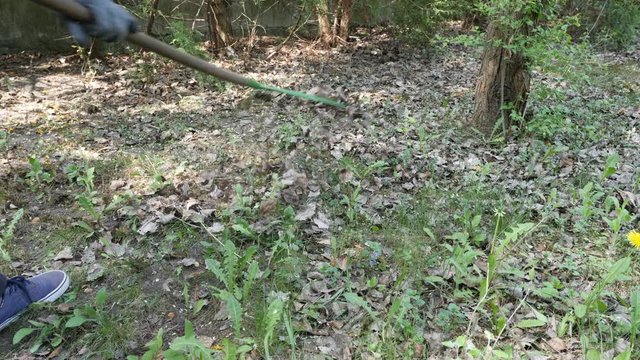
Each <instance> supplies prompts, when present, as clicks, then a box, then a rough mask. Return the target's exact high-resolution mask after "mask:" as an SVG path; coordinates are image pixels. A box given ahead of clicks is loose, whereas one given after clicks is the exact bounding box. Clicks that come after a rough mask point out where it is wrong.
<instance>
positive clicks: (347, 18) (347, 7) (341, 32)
mask: <svg viewBox="0 0 640 360" xmlns="http://www.w3.org/2000/svg"><path fill="white" fill-rule="evenodd" d="M352 17H353V0H340V24H339V29H338V37H339V38H341V39H342V40H345V41H346V40H347V39H348V38H349V25H350V24H351V18H352Z"/></svg>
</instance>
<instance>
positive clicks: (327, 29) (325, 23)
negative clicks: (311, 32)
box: [316, 0, 333, 46]
mask: <svg viewBox="0 0 640 360" xmlns="http://www.w3.org/2000/svg"><path fill="white" fill-rule="evenodd" d="M329 1H330V0H319V1H318V3H317V5H316V14H317V16H318V38H319V40H320V43H322V44H323V45H326V46H332V45H333V31H332V29H331V21H329Z"/></svg>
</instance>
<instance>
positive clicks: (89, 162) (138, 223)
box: [0, 31, 640, 359]
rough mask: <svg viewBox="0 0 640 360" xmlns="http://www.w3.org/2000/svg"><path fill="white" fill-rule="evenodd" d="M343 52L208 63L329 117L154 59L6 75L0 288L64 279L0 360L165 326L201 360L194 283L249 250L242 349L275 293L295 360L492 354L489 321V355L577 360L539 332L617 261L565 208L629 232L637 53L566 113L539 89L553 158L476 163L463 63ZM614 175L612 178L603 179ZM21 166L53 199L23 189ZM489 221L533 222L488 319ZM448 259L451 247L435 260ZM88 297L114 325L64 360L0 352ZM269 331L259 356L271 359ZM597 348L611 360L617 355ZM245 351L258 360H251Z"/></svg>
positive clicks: (486, 155)
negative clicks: (549, 104)
mask: <svg viewBox="0 0 640 360" xmlns="http://www.w3.org/2000/svg"><path fill="white" fill-rule="evenodd" d="M360 35H361V37H359V38H358V40H357V41H356V42H354V43H350V44H349V45H347V46H344V47H343V48H340V49H338V50H318V49H314V48H313V47H311V46H310V44H307V43H303V42H300V43H296V44H294V45H292V46H287V47H284V48H283V49H282V50H281V51H280V53H278V54H277V55H275V56H271V53H270V52H269V50H270V49H271V48H272V47H271V45H270V44H269V42H268V41H266V42H265V44H263V46H259V47H257V48H255V49H253V50H252V53H251V56H246V55H243V56H240V57H230V58H227V59H224V60H221V61H219V64H220V65H222V66H225V67H229V68H231V69H233V70H235V71H238V72H241V73H243V74H246V75H247V76H250V77H254V78H256V79H258V80H259V81H261V82H264V83H268V84H274V85H276V86H281V87H288V88H294V89H299V90H306V91H311V92H314V93H318V94H320V95H331V96H334V97H338V98H343V99H345V100H346V101H348V102H349V103H350V104H353V105H352V106H351V107H350V108H349V110H348V111H338V110H335V109H331V108H326V107H323V106H317V105H314V104H310V103H303V102H300V101H298V100H295V99H292V98H289V97H286V96H282V95H273V94H264V93H253V92H251V91H250V90H247V89H242V88H237V87H228V86H225V85H222V84H218V83H216V82H215V81H213V80H211V79H203V78H198V76H197V75H195V74H194V73H193V72H191V71H189V70H184V69H181V68H180V67H178V66H177V65H174V64H172V63H167V62H165V61H163V60H161V59H158V58H156V57H154V56H153V55H150V54H137V53H136V54H134V55H131V56H109V57H104V58H102V59H95V60H91V61H90V62H88V63H87V62H84V61H80V60H79V59H78V58H77V57H76V56H39V55H25V54H20V55H14V56H5V57H3V58H2V64H3V66H2V68H1V69H0V70H1V72H0V74H1V76H2V78H3V83H2V90H3V91H2V95H1V96H2V97H1V99H0V101H1V103H2V106H1V107H0V118H2V119H3V120H2V124H0V126H1V127H0V130H2V131H4V133H5V134H7V136H6V143H5V144H3V145H0V146H4V149H3V151H2V156H1V157H0V181H1V182H2V186H0V201H1V203H2V204H3V206H2V209H1V210H0V218H3V219H9V218H11V216H12V215H13V214H14V213H15V211H16V210H17V209H20V208H24V209H25V211H26V216H25V217H24V219H23V220H22V221H21V222H20V223H19V226H18V228H17V231H16V234H15V238H14V239H13V240H12V241H11V243H10V244H8V247H9V249H10V253H11V254H12V258H13V263H12V264H11V265H7V264H5V265H3V266H2V271H3V272H5V273H7V274H11V275H13V274H17V273H20V274H33V273H36V272H38V271H40V270H42V269H49V268H61V269H64V270H66V271H68V272H70V274H71V275H72V280H73V284H72V290H71V292H70V296H68V297H67V298H65V303H64V304H63V305H61V306H58V307H55V308H52V307H48V308H45V309H39V310H36V311H32V312H30V313H29V314H28V315H26V316H25V317H24V319H23V320H21V321H19V322H18V323H17V324H15V325H13V326H12V327H10V328H9V329H7V330H6V331H4V332H3V333H2V334H0V348H3V349H9V348H10V349H11V350H10V351H11V354H12V355H13V356H14V357H15V358H20V359H29V358H47V357H49V358H56V357H57V358H74V357H75V358H83V357H90V356H92V354H93V355H95V354H100V355H102V356H104V357H108V358H110V357H113V358H122V357H124V356H125V355H127V354H140V353H141V352H142V351H143V349H144V344H145V343H146V342H148V341H149V340H150V339H152V338H153V337H154V336H155V334H156V333H157V331H158V330H159V329H160V328H163V329H164V334H165V341H166V342H167V343H168V342H170V341H171V340H172V339H174V338H176V337H178V336H181V335H182V331H183V324H184V320H185V319H189V320H191V321H192V322H193V323H194V324H195V330H196V333H197V334H198V335H199V336H200V338H201V339H202V340H203V341H204V342H205V343H206V344H207V345H209V346H215V345H217V344H220V343H221V341H222V339H224V338H227V337H232V336H233V325H232V324H231V321H229V319H228V318H229V313H228V312H227V308H226V307H225V306H224V305H223V304H221V303H220V302H219V301H218V300H217V299H216V297H214V296H213V293H214V292H215V290H213V289H212V287H211V286H212V285H213V286H216V287H220V286H221V284H220V282H219V281H218V280H216V279H215V278H213V277H212V275H211V273H210V272H209V271H208V270H207V269H206V267H205V262H206V259H207V258H216V257H218V258H219V256H220V251H219V250H218V249H219V248H220V247H221V245H220V243H221V242H222V241H223V239H225V238H231V239H233V241H234V242H236V246H237V248H238V249H243V248H247V247H248V246H250V245H257V246H258V252H257V255H256V259H257V260H258V262H259V263H260V269H261V270H262V276H263V277H262V278H261V280H260V281H261V282H262V283H261V284H260V286H259V287H260V291H258V292H257V293H259V294H260V295H259V296H257V297H258V298H256V299H247V301H249V302H250V303H251V304H254V305H255V304H258V305H256V307H257V309H256V310H253V309H252V308H250V307H249V308H248V309H247V313H246V318H245V319H244V321H245V327H246V332H247V333H246V335H247V337H251V336H255V337H257V338H258V337H259V336H260V335H259V334H260V330H259V328H260V327H259V325H257V324H258V323H259V322H260V321H259V319H258V318H260V316H263V315H261V311H260V310H259V308H260V306H262V307H265V308H266V305H265V304H266V301H267V300H266V299H267V297H268V296H269V294H273V293H287V294H288V299H290V308H291V309H290V314H291V318H292V321H293V324H294V328H295V331H296V337H297V342H296V352H297V353H298V354H299V355H304V357H305V358H319V359H321V358H327V357H328V358H336V359H347V358H352V357H354V358H371V359H374V358H396V357H397V358H402V357H404V358H421V357H428V358H433V359H437V358H449V357H455V356H456V351H455V349H453V350H452V349H451V348H450V347H451V346H443V343H445V342H446V341H451V340H454V339H455V338H456V337H457V336H459V335H462V334H466V335H467V336H468V337H469V338H470V339H474V343H475V344H476V345H477V346H479V345H480V344H484V343H487V341H488V342H489V343H490V344H491V343H492V340H491V339H489V340H487V337H486V333H487V331H488V332H496V333H497V331H495V327H496V324H495V321H494V320H495V319H497V318H500V317H501V316H502V317H504V318H508V319H509V322H508V324H507V326H506V327H505V328H504V330H503V332H501V334H500V337H499V338H497V339H496V338H495V337H494V338H493V340H494V341H495V342H494V343H493V344H494V346H495V347H496V348H501V346H506V345H508V346H510V347H511V348H512V349H513V350H512V351H513V352H514V353H517V354H522V355H526V356H528V357H529V358H536V359H543V358H582V356H583V354H582V348H581V346H580V340H579V338H578V335H577V331H575V332H572V333H566V332H563V333H562V334H561V335H559V331H558V328H559V327H561V326H562V325H561V323H562V319H564V317H565V315H567V314H571V311H572V308H571V304H572V302H573V301H577V299H578V297H579V294H580V293H581V292H585V291H589V290H590V289H591V288H593V286H594V284H595V283H596V282H597V281H598V280H599V279H600V278H601V277H602V275H603V274H604V273H605V272H606V269H607V268H608V265H609V263H610V262H611V263H612V262H614V261H615V259H617V258H619V257H622V256H623V255H624V254H625V253H627V252H628V251H629V248H628V247H625V244H623V243H622V242H621V241H618V243H615V244H613V246H612V245H611V238H612V235H611V234H610V233H608V232H607V225H606V223H605V222H604V221H602V220H601V219H590V218H587V219H586V220H585V218H584V217H585V216H586V215H585V214H584V213H580V212H579V211H577V210H576V209H579V208H580V209H585V211H587V210H588V208H587V207H585V205H584V201H585V196H582V197H581V196H580V195H579V194H580V190H583V189H584V188H585V186H586V185H587V184H588V183H589V182H599V183H600V184H601V188H600V189H601V191H602V192H603V193H606V194H608V195H613V196H616V197H617V198H619V200H620V202H623V201H626V203H627V205H628V208H629V209H630V211H631V214H632V215H633V216H635V214H637V206H638V203H639V202H640V188H639V187H640V185H639V180H638V178H639V176H640V171H639V170H638V169H640V156H639V155H638V154H639V152H638V146H639V145H640V135H639V134H638V132H637V128H638V124H639V123H640V108H639V107H638V103H639V102H637V101H634V99H635V100H637V99H638V93H639V89H638V87H637V84H638V82H639V81H638V80H639V79H640V77H639V76H638V73H639V71H640V70H639V69H638V66H637V59H638V57H639V56H640V55H639V53H638V52H637V51H636V52H627V53H622V54H603V55H600V56H601V58H602V59H603V61H604V62H607V63H609V64H614V66H616V67H617V68H616V69H619V70H618V71H620V72H621V73H616V72H615V71H613V70H611V71H610V74H608V75H607V76H609V77H607V76H602V78H601V79H598V80H596V81H595V83H594V85H590V87H588V88H581V91H579V92H576V91H575V90H573V88H571V87H570V86H569V85H567V83H566V82H565V81H563V79H561V78H560V79H559V78H557V77H556V76H555V75H554V74H536V79H535V82H540V83H542V84H545V86H547V87H549V88H555V89H559V91H561V92H562V94H564V95H565V97H564V98H563V101H564V102H565V103H566V104H567V108H568V109H569V110H567V112H566V113H565V114H564V115H566V116H568V118H567V120H566V124H567V126H566V127H564V128H562V129H560V130H558V131H556V132H555V133H554V136H553V137H550V138H542V139H541V138H539V137H538V136H537V135H536V134H529V133H525V134H523V135H521V136H518V137H515V138H510V139H509V140H508V141H505V142H499V143H491V142H485V141H481V140H480V139H479V137H478V136H477V135H475V134H473V133H470V132H469V131H468V130H467V129H466V125H465V123H466V119H468V118H469V116H470V114H471V111H472V107H473V102H472V100H473V99H472V97H473V90H474V86H473V84H474V79H475V76H476V75H477V73H478V71H479V66H478V64H479V60H478V57H477V56H478V54H477V52H476V51H475V50H472V49H468V48H464V47H460V46H455V45H451V46H447V47H440V48H437V50H430V51H425V50H421V49H415V48H411V47H408V46H406V45H403V44H401V43H399V42H397V41H395V40H392V39H391V38H390V37H389V36H388V34H386V33H384V32H376V31H374V32H372V33H363V34H360ZM634 60H635V64H634ZM609 69H610V68H609ZM629 73H633V74H636V76H635V77H633V76H627V75H628V74H629ZM616 81H617V82H616ZM614 82H615V83H616V84H617V85H615V86H613V85H612V83H614ZM203 84H204V85H203ZM544 105H545V104H543V103H535V102H534V103H533V104H532V109H533V110H532V111H541V109H543V108H544ZM580 110H584V111H585V113H580ZM587 112H588V113H589V114H591V113H597V114H598V115H597V116H591V115H589V114H587ZM569 117H571V118H569ZM0 144H2V143H0ZM614 154H617V155H618V157H619V160H618V161H617V162H616V163H615V171H614V174H612V175H611V176H608V177H606V178H603V177H602V175H601V174H602V172H603V169H604V168H606V163H607V159H609V158H611V156H612V155H614ZM30 156H33V157H36V158H38V159H39V160H40V162H41V163H42V166H43V169H44V171H45V172H48V173H50V174H52V175H53V179H52V181H50V182H45V181H40V182H37V181H36V182H35V184H34V179H33V176H31V177H29V175H28V174H29V172H30V171H32V170H33V167H32V165H31V164H30V163H29V161H28V160H29V157H30ZM89 168H94V171H95V179H94V180H93V184H94V186H95V189H94V193H93V195H92V196H91V202H92V203H93V206H91V207H90V208H93V210H94V211H95V212H96V213H98V214H99V216H98V217H93V216H92V215H91V213H90V211H88V210H87V209H88V208H89V207H86V206H85V207H83V206H81V205H79V203H80V200H79V196H78V195H79V194H81V193H83V191H84V190H83V187H82V183H81V182H78V180H77V179H78V177H75V178H73V176H72V175H70V174H72V173H73V169H80V170H79V171H80V174H85V175H86V171H87V169H89ZM83 171H84V173H83ZM554 189H555V190H554ZM594 192H595V191H594ZM583 193H585V192H583ZM114 199H119V200H118V201H114ZM602 201H603V199H601V200H598V199H595V200H594V202H595V204H596V205H598V204H601V203H602ZM596 205H594V206H596ZM287 208H290V209H291V210H292V211H293V213H292V214H289V215H287V214H288V213H287ZM496 210H497V211H498V212H503V213H504V217H503V221H502V225H501V226H500V229H499V230H500V233H502V232H503V231H504V230H507V229H508V228H509V227H510V226H514V225H516V224H519V223H525V222H532V223H535V224H537V225H536V227H535V230H534V231H533V232H532V233H531V234H529V235H528V236H526V237H524V238H522V239H518V242H516V243H514V244H511V245H510V247H509V250H508V252H507V253H506V255H505V256H504V257H503V258H502V259H501V261H502V262H503V263H504V264H505V265H504V266H503V267H502V268H501V273H499V275H498V276H497V277H496V279H495V280H494V281H495V282H494V285H493V286H494V287H495V288H496V290H495V291H494V292H493V293H492V294H493V295H492V301H491V304H493V306H494V307H493V308H491V307H490V306H489V305H485V306H481V307H479V308H477V307H476V305H477V304H478V292H479V289H480V281H481V278H482V277H483V276H485V274H486V271H487V268H488V257H487V254H488V252H489V240H490V239H491V238H492V237H493V230H494V225H495V222H496V219H497V216H498V215H496ZM611 211H612V214H611V216H614V214H613V210H611ZM607 215H609V214H607ZM500 216H502V215H500ZM287 224H288V225H287ZM633 226H634V225H633V224H632V223H628V224H626V225H625V229H630V228H633ZM287 234H289V235H290V236H289V235H287ZM287 236H289V237H287ZM461 242H462V243H468V244H470V246H469V247H468V248H464V247H459V248H455V246H456V244H458V245H459V244H460V243H461ZM447 245H448V246H449V247H447ZM465 249H466V250H465ZM283 253H284V254H285V255H283ZM456 254H457V255H456ZM465 254H466V255H468V257H465V256H464V255H465ZM633 258H634V259H637V255H633ZM465 259H466V260H465ZM611 259H613V260H611ZM267 270H268V271H267ZM636 280H637V279H636ZM103 287H104V288H106V289H107V293H108V294H109V304H110V305H109V314H110V315H109V316H110V319H112V320H113V322H114V323H117V324H119V325H113V324H111V325H109V324H107V325H105V324H102V325H100V326H99V327H90V326H87V327H86V328H85V329H82V330H78V329H73V330H67V331H66V332H64V334H63V336H64V339H65V341H64V342H63V343H62V345H60V346H59V347H58V348H56V346H51V345H50V343H46V342H45V344H43V346H42V347H41V348H40V349H38V350H37V351H36V352H35V354H30V353H29V351H28V350H27V349H28V347H29V346H30V345H32V343H29V342H27V341H25V342H23V343H21V344H19V345H16V346H11V345H10V344H11V338H12V336H13V334H14V333H15V332H16V331H17V330H18V329H20V328H23V327H25V326H28V323H26V320H27V319H31V320H38V321H41V322H45V323H46V322H52V321H54V320H55V319H56V318H59V317H63V316H66V315H68V314H69V313H70V312H71V311H72V310H73V309H74V308H81V307H82V306H83V305H84V304H90V303H93V301H94V299H95V296H96V292H97V290H98V289H100V288H103ZM631 287H632V285H629V282H627V283H623V284H622V286H619V287H618V288H616V289H615V290H612V292H611V296H608V297H606V300H607V301H608V302H609V303H608V304H607V305H608V307H607V308H608V309H609V310H608V314H610V315H611V316H612V318H618V319H622V320H620V321H621V322H624V320H625V319H626V321H629V309H628V308H627V307H625V305H624V304H626V303H625V300H623V299H628V296H629V291H630V289H631ZM199 300H206V301H207V302H206V305H204V306H203V307H202V304H204V302H199V304H200V305H199V306H196V304H197V303H198V301H199ZM196 307H202V309H198V310H197V311H196V310H195V308H196ZM492 311H493V314H492ZM492 319H493V320H492ZM611 323H612V324H613V325H612V326H614V325H616V324H617V323H616V322H615V321H613V320H612V321H611ZM516 324H519V326H516ZM103 328H105V329H103ZM102 331H109V332H110V334H109V336H106V337H105V334H104V333H101V332H102ZM282 334H283V337H282V338H280V340H282V341H280V344H279V345H276V346H275V349H277V354H278V356H279V357H285V358H288V357H289V356H290V352H291V350H290V349H289V348H288V347H287V346H286V341H285V340H283V339H284V334H285V333H284V331H283V332H282ZM257 343H259V344H261V341H258V342H257ZM610 345H611V346H609V347H605V349H606V351H607V352H605V353H606V354H607V356H612V355H613V354H616V353H619V352H621V351H623V350H624V349H625V346H626V347H628V346H629V342H628V340H627V339H624V338H620V339H618V340H617V341H612V342H611V344H610ZM272 353H273V350H272ZM261 354H264V353H263V349H262V348H261V347H257V348H256V350H254V351H252V352H251V353H249V354H248V356H249V357H250V358H254V359H258V358H260V356H261Z"/></svg>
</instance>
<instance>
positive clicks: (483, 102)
mask: <svg viewBox="0 0 640 360" xmlns="http://www.w3.org/2000/svg"><path fill="white" fill-rule="evenodd" d="M522 31H523V32H524V31H525V29H523V30H522ZM509 35H510V34H505V33H504V32H503V31H501V30H500V29H498V27H497V26H496V24H495V23H491V24H489V28H488V29H487V45H486V47H485V50H484V53H483V55H482V67H481V70H480V77H479V79H478V81H477V83H476V94H475V111H474V114H473V117H472V119H471V121H472V124H473V125H474V126H475V127H476V128H477V129H478V130H480V131H482V132H483V133H485V134H491V132H492V131H494V130H495V127H496V125H497V124H498V121H499V120H500V119H502V121H503V122H502V129H503V130H508V129H509V127H510V126H511V123H512V120H513V119H512V116H511V114H512V112H515V113H516V114H518V115H520V116H522V115H524V110H525V107H526V103H527V96H528V94H529V85H530V76H529V72H528V69H527V62H526V59H524V57H523V56H522V55H521V54H517V53H513V52H511V51H509V50H507V49H505V48H503V47H500V46H496V45H494V44H495V43H496V42H495V40H501V41H503V42H506V41H508V39H509V37H510V36H509Z"/></svg>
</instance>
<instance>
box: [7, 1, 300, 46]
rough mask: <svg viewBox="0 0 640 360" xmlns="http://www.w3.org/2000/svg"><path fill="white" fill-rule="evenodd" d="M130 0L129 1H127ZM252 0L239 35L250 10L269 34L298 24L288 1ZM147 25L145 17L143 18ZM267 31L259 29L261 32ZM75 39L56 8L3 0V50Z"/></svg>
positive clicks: (186, 6) (193, 6)
mask: <svg viewBox="0 0 640 360" xmlns="http://www.w3.org/2000/svg"><path fill="white" fill-rule="evenodd" d="M123 3H125V4H126V3H127V1H123ZM199 3H201V1H197V2H194V3H188V2H185V1H181V0H162V1H161V2H160V8H161V10H162V11H163V12H164V13H165V14H168V13H170V12H171V10H172V9H174V7H175V6H176V4H183V5H182V6H180V7H179V9H178V11H179V12H180V13H182V14H186V15H185V16H186V17H194V16H195V14H196V13H197V11H198V5H197V4H199ZM234 4H238V2H234ZM252 4H253V2H252V1H246V7H245V8H242V7H240V6H238V5H235V6H234V8H233V10H234V16H233V18H234V19H238V21H236V22H234V28H235V32H236V35H238V36H241V35H242V34H243V31H242V30H243V29H244V30H245V31H244V33H245V34H247V29H248V26H249V23H248V21H247V20H248V19H247V18H246V17H240V15H241V14H242V13H246V15H247V16H248V17H249V18H252V19H255V17H256V16H257V15H260V16H259V18H258V22H259V24H260V26H262V27H264V28H265V29H266V31H267V32H268V33H283V32H286V31H285V30H286V28H287V27H289V26H292V25H294V23H295V21H296V18H295V16H296V15H295V14H294V13H295V8H294V6H293V5H291V4H290V3H288V1H280V2H279V3H278V4H276V5H275V6H273V7H271V8H270V9H269V10H268V11H266V12H264V10H263V9H266V8H269V6H270V4H269V2H265V3H264V5H263V9H258V8H256V7H255V6H252ZM198 18H200V19H201V20H202V21H198V22H196V24H197V25H198V28H199V29H200V30H202V31H206V23H205V22H204V20H205V19H206V16H205V13H204V9H202V10H201V11H200V14H199V15H198ZM156 22H157V26H156V27H155V30H156V31H157V32H158V33H164V32H165V31H163V27H164V26H165V25H166V23H165V22H164V21H163V19H162V17H158V18H157V19H156ZM141 25H142V26H144V20H143V21H141ZM263 33H264V31H262V30H259V32H258V34H263ZM72 44H73V41H72V40H71V39H70V38H69V36H68V34H67V32H66V26H65V25H64V23H63V22H62V21H61V20H60V18H59V16H58V15H57V14H55V13H53V12H52V11H50V10H48V9H46V8H44V7H42V6H40V5H37V4H35V3H34V2H32V1H29V0H0V53H12V52H17V51H21V50H38V51H65V50H69V49H70V46H71V45H72Z"/></svg>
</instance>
